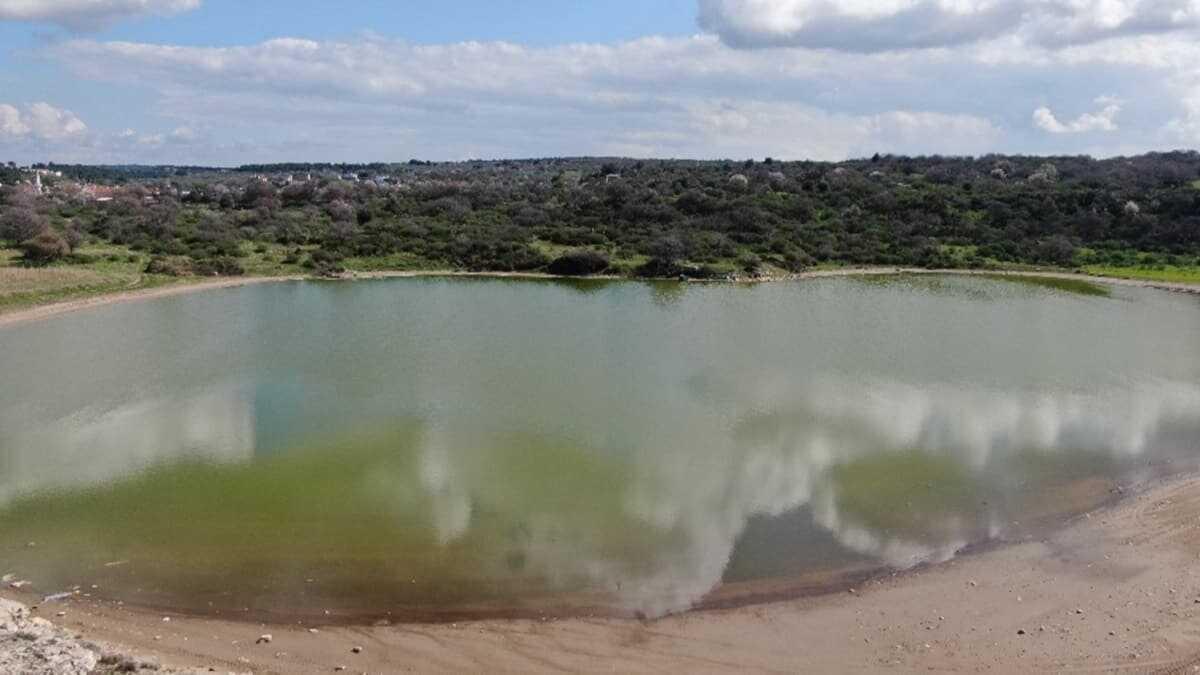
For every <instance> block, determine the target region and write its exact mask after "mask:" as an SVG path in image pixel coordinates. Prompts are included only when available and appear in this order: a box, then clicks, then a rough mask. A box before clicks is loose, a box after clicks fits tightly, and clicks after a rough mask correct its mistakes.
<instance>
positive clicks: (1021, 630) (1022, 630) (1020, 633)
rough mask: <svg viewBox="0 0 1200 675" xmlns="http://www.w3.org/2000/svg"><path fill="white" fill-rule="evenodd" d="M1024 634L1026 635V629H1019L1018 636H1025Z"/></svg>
mask: <svg viewBox="0 0 1200 675" xmlns="http://www.w3.org/2000/svg"><path fill="white" fill-rule="evenodd" d="M1024 634H1025V629H1024V628H1018V629H1017V635H1024Z"/></svg>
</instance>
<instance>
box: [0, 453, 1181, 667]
mask: <svg viewBox="0 0 1200 675" xmlns="http://www.w3.org/2000/svg"><path fill="white" fill-rule="evenodd" d="M1126 492H1127V496H1125V497H1124V498H1123V499H1121V500H1119V501H1118V502H1117V503H1115V504H1114V505H1112V506H1109V507H1105V508H1103V509H1100V510H1097V511H1094V512H1092V513H1089V514H1087V515H1084V516H1080V517H1078V518H1076V519H1074V520H1073V521H1071V522H1070V523H1068V524H1067V525H1066V526H1065V527H1063V528H1062V529H1061V530H1059V531H1057V532H1056V533H1055V534H1052V535H1049V536H1046V537H1043V538H1039V539H1037V540H1031V541H1024V542H1015V543H1011V544H1009V545H1004V546H999V547H995V548H991V549H989V550H985V551H982V552H978V553H972V554H968V555H964V556H961V557H959V558H957V559H956V560H953V561H951V562H947V563H943V564H939V565H933V566H928V567H924V568H918V569H915V570H911V571H908V572H903V573H897V574H895V575H889V576H885V577H882V578H878V579H875V580H872V581H869V582H866V583H864V584H862V585H861V586H858V587H854V588H851V589H847V590H841V591H837V592H831V593H828V594H824V595H818V596H813V597H805V598H799V599H793V600H787V601H780V602H773V603H766V604H761V605H752V606H745V607H740V608H736V609H729V610H708V611H695V612H689V613H684V614H680V615H675V616H669V617H666V618H663V619H659V620H655V621H636V620H620V619H600V618H595V619H589V618H570V619H560V620H553V619H547V620H545V621H542V620H487V621H474V622H470V621H468V622H459V623H448V624H408V625H404V624H397V625H378V624H377V625H372V626H344V625H343V626H335V625H320V624H316V625H312V624H303V623H296V624H289V625H279V624H275V625H266V624H259V623H251V622H239V621H228V620H215V619H211V618H200V617H188V616H180V615H177V614H172V613H171V612H164V611H160V610H149V609H139V608H133V607H126V606H122V605H120V604H116V603H112V602H100V601H93V600H91V599H89V598H88V597H86V596H84V595H83V594H82V593H80V594H75V595H72V596H70V597H67V598H65V599H60V600H55V601H50V602H41V601H40V599H39V598H37V597H36V596H33V595H31V594H29V593H23V592H21V591H16V590H13V589H11V588H8V589H5V590H4V591H3V594H4V595H5V596H6V597H8V598H10V599H13V600H18V601H21V602H24V603H26V604H38V606H37V608H36V609H34V610H33V614H34V615H35V616H42V617H46V618H48V619H49V620H51V621H53V622H54V623H56V624H57V625H59V626H60V627H61V628H63V629H65V630H66V631H67V632H69V633H70V634H72V635H81V636H82V637H83V638H85V639H87V640H92V641H97V642H99V643H102V644H105V645H110V647H109V649H113V650H117V651H119V652H121V653H129V654H136V655H137V658H138V659H142V660H144V661H150V662H156V663H159V664H161V665H162V666H163V667H164V668H178V669H185V668H201V669H205V670H206V669H209V668H213V669H216V670H217V671H222V672H224V671H231V672H258V673H323V672H337V669H339V668H345V669H346V670H347V672H370V673H385V672H388V673H390V672H409V671H416V672H485V671H486V672H541V671H565V672H613V671H616V672H664V671H672V672H732V671H739V672H828V673H832V672H876V671H889V672H930V671H936V672H986V671H990V672H1017V671H1036V672H1064V671H1066V672H1129V673H1173V672H1193V671H1194V670H1195V667H1196V666H1200V630H1197V628H1196V626H1197V621H1198V620H1200V564H1198V558H1200V476H1194V475H1193V476H1189V477H1185V478H1175V479H1167V480H1165V481H1163V482H1157V483H1155V484H1153V485H1151V486H1149V487H1146V488H1144V489H1142V490H1140V491H1133V490H1127V491H1126ZM39 603H40V604H39ZM268 635H269V636H270V638H269V641H267V640H266V639H263V638H264V637H265V636H268Z"/></svg>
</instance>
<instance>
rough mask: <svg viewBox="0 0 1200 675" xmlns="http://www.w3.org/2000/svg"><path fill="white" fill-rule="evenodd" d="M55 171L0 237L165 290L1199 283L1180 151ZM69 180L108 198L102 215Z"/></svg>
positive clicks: (1197, 189)
mask: <svg viewBox="0 0 1200 675" xmlns="http://www.w3.org/2000/svg"><path fill="white" fill-rule="evenodd" d="M52 168H54V169H57V170H61V171H63V172H64V174H65V175H64V177H63V178H61V179H57V182H56V183H55V184H54V185H53V187H52V189H51V190H50V191H49V193H48V194H47V195H35V194H32V193H30V192H29V191H28V190H21V189H13V188H11V187H10V188H5V189H4V191H3V193H2V194H0V199H2V205H0V239H4V240H7V241H8V242H9V244H11V245H13V246H21V245H23V244H25V243H26V242H29V244H28V246H29V247H32V248H31V249H30V248H27V251H28V250H32V251H33V253H32V254H30V256H29V259H30V260H31V261H33V262H38V263H43V262H47V261H49V260H54V259H58V258H66V259H68V260H69V259H70V258H71V255H72V254H71V253H70V250H71V249H72V248H73V247H74V245H75V244H77V243H78V242H79V241H80V240H81V239H82V238H85V237H87V238H92V239H95V240H100V241H104V242H108V243H113V244H118V245H123V246H126V247H129V248H131V249H133V250H134V251H139V252H143V253H144V254H145V255H146V258H147V260H149V261H150V262H149V264H150V267H151V271H157V272H160V273H173V274H238V273H240V272H241V271H242V269H243V266H242V264H241V263H240V262H239V261H241V260H243V259H244V258H246V256H249V255H253V254H258V255H260V256H263V257H268V258H271V259H272V260H273V261H274V262H276V263H278V264H279V265H283V266H289V265H295V266H296V268H297V269H302V268H307V269H310V270H313V271H315V272H317V273H323V274H329V273H336V272H337V271H339V270H341V269H343V268H344V267H347V266H353V265H356V264H357V265H365V264H368V263H371V261H374V263H375V264H373V265H372V266H373V267H388V266H402V267H437V268H443V267H454V268H460V269H467V270H496V271H522V270H543V271H551V272H555V273H562V274H571V275H583V274H594V273H598V272H605V271H607V272H615V273H623V274H638V275H645V276H676V275H679V274H687V275H692V276H709V275H723V274H728V273H739V274H756V273H759V272H760V271H761V270H764V269H777V270H787V271H796V270H802V269H805V268H808V267H811V266H814V265H817V264H822V263H842V264H862V265H915V266H925V267H967V266H974V267H978V266H995V265H1012V264H1038V265H1054V266H1074V265H1082V264H1093V265H1138V264H1141V265H1195V264H1197V262H1198V261H1197V256H1198V255H1200V154H1198V153H1195V152H1177V153H1166V154H1150V155H1143V156H1139V157H1132V158H1118V159H1110V160H1093V159H1091V158H1087V157H1053V158H1035V157H1000V156H987V157H981V158H939V157H920V158H908V157H890V156H886V157H879V156H876V157H874V158H872V159H869V160H856V161H849V162H843V163H838V164H829V163H816V162H777V161H771V160H769V159H768V160H766V161H756V162H749V161H747V162H732V161H710V162H697V161H667V160H621V159H609V160H603V159H547V160H522V161H498V162H482V161H480V162H462V163H440V164H433V163H423V162H410V163H407V164H399V165H353V166H351V165H337V166H334V165H307V164H296V165H272V166H248V167H242V168H240V169H237V170H225V171H217V170H206V169H193V168H187V169H182V168H173V167H168V168H159V169H156V168H154V167H135V168H133V169H127V168H105V167H64V166H55V167H52ZM289 178H290V181H289ZM76 180H77V181H101V182H104V183H107V184H114V185H117V186H118V188H117V190H116V191H115V193H114V194H113V195H112V199H111V201H107V202H103V203H98V202H95V201H93V200H91V199H89V198H88V196H87V195H85V194H83V193H82V192H80V191H79V189H78V187H73V186H72V181H76ZM47 230H49V231H51V232H52V233H53V234H54V236H55V237H57V238H59V239H61V241H62V243H64V244H65V247H64V246H60V245H59V242H58V241H57V240H55V241H51V240H50V239H47V238H46V237H45V236H43V235H45V234H46V231H47ZM73 242H74V243H73Z"/></svg>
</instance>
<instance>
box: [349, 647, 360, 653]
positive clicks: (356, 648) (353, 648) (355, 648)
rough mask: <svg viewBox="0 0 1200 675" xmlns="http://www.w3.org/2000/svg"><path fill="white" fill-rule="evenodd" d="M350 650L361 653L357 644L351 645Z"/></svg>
mask: <svg viewBox="0 0 1200 675" xmlns="http://www.w3.org/2000/svg"><path fill="white" fill-rule="evenodd" d="M350 651H352V652H354V653H355V654H361V653H362V647H359V646H358V645H354V646H353V647H351V648H350Z"/></svg>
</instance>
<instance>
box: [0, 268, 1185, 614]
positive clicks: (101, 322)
mask: <svg viewBox="0 0 1200 675" xmlns="http://www.w3.org/2000/svg"><path fill="white" fill-rule="evenodd" d="M0 373H3V380H4V386H3V387H0V573H5V572H12V573H14V574H16V575H18V576H19V577H20V578H24V579H28V580H29V581H30V582H31V583H32V584H33V586H32V587H33V588H34V589H36V590H37V591H38V592H39V593H42V592H44V593H47V594H49V593H54V592H59V591H63V590H69V589H71V588H73V587H76V586H78V587H79V588H80V589H81V590H82V591H83V592H88V593H91V594H92V595H93V596H94V597H98V598H104V599H108V600H113V601H117V600H119V601H121V602H124V603H127V604H130V605H140V606H146V607H156V608H163V609H170V610H172V611H181V612H199V613H220V614H222V615H237V614H239V613H241V614H244V615H246V616H248V617H250V616H253V617H263V616H267V617H276V618H278V617H295V616H317V617H325V619H326V620H346V621H362V620H367V619H373V618H378V617H386V616H391V617H395V618H398V619H403V618H431V619H437V618H446V617H457V616H470V615H486V614H499V615H504V614H512V615H526V614H527V615H530V616H536V615H539V614H551V613H553V614H569V613H609V614H612V613H615V614H630V615H632V614H645V615H649V616H657V615H661V614H664V613H668V612H675V611H681V610H685V609H688V608H691V607H695V606H698V605H699V606H705V605H709V606H711V605H719V604H722V603H737V602H751V601H754V600H756V599H763V598H769V597H779V596H780V595H786V594H789V593H801V592H810V591H814V590H820V589H822V588H829V587H833V586H835V585H836V584H838V583H844V582H846V580H853V579H857V578H861V576H862V575H869V574H872V573H876V572H879V571H881V570H894V569H907V568H911V567H913V566H915V565H919V564H922V563H927V562H936V561H941V560H946V559H948V558H950V557H952V556H954V555H956V553H959V552H961V551H962V550H963V549H964V548H969V547H970V546H971V545H974V544H982V543H987V542H997V541H1016V540H1020V539H1021V538H1023V537H1028V536H1035V535H1036V534H1037V533H1038V532H1040V531H1044V530H1045V529H1047V528H1052V527H1054V526H1055V525H1057V524H1059V523H1061V522H1062V521H1063V520H1064V519H1065V518H1066V517H1068V516H1070V515H1073V514H1078V513H1080V512H1082V511H1084V510H1088V509H1090V508H1093V507H1095V506H1097V505H1099V504H1102V503H1105V502H1106V501H1108V500H1110V499H1112V498H1114V495H1115V494H1117V493H1118V491H1119V488H1120V486H1123V485H1127V484H1129V483H1132V482H1135V481H1139V480H1144V479H1147V478H1150V477H1154V476H1158V475H1162V474H1166V473H1171V472H1177V471H1183V470H1187V469H1190V468H1193V467H1194V466H1195V460H1196V459H1197V458H1198V457H1200V302H1198V301H1197V299H1196V298H1195V297H1194V296H1186V295H1174V294H1169V293H1164V292H1159V291H1153V290H1149V289H1140V288H1132V287H1114V288H1111V289H1107V288H1101V287H1092V286H1090V285H1088V284H1086V283H1079V282H1073V283H1050V282H1047V283H1045V284H1042V283H1037V282H1030V281H1028V280H1025V281H1015V280H1005V279H990V278H983V277H968V276H943V275H936V276H935V275H929V276H926V275H912V276H887V277H870V278H865V277H864V278H836V279H822V280H808V281H801V282H782V283H772V284H762V285H732V284H697V283H693V284H686V283H683V284H681V283H641V282H606V281H577V282H567V281H563V282H557V281H539V280H515V279H487V278H437V277H429V278H410V279H382V280H371V281H357V282H352V283H351V282H280V283H272V284H259V285H253V286H246V287H241V288H233V289H222V290H213V291H206V292H200V293H193V294H185V295H178V296H172V297H165V298H158V299H154V300H145V301H138V302H130V303H124V304H116V305H111V306H107V307H102V308H97V309H91V310H86V311H80V312H76V313H73V314H69V315H64V316H62V317H59V318H55V319H52V320H47V321H40V322H33V323H25V324H16V325H12V326H9V327H5V328H2V329H0Z"/></svg>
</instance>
